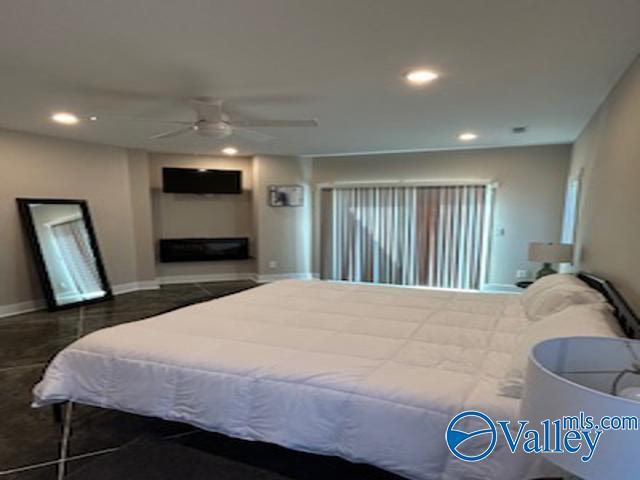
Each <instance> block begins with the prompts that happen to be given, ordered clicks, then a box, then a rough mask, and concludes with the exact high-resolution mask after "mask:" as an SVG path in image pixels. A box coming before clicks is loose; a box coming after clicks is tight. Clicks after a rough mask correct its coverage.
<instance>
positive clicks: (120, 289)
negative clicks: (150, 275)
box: [111, 280, 160, 295]
mask: <svg viewBox="0 0 640 480" xmlns="http://www.w3.org/2000/svg"><path fill="white" fill-rule="evenodd" d="M159 288H160V285H159V284H158V282H157V281H155V280H146V281H144V282H129V283H121V284H120V285H114V286H113V287H111V289H112V290H113V294H114V295H121V294H123V293H130V292H137V291H138V290H157V289H159Z"/></svg>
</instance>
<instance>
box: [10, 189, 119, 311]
mask: <svg viewBox="0 0 640 480" xmlns="http://www.w3.org/2000/svg"><path fill="white" fill-rule="evenodd" d="M17 202H18V208H19V211H20V216H21V217H22V221H23V223H24V226H25V229H26V232H27V236H28V238H29V242H30V244H31V249H32V250H33V254H34V258H35V262H36V268H37V271H38V274H39V276H40V280H41V282H42V287H43V290H44V295H45V299H46V301H47V306H48V308H49V310H59V309H62V308H69V307H74V306H79V305H84V304H87V303H95V302H100V301H103V300H106V299H109V298H111V297H112V296H113V295H112V292H111V287H110V286H109V282H108V280H107V275H106V272H105V269H104V265H103V263H102V259H101V256H100V250H99V249H98V242H97V240H96V235H95V232H94V230H93V225H92V223H91V216H90V214H89V207H88V206H87V202H86V201H84V200H60V199H48V198H47V199H33V198H18V199H17Z"/></svg>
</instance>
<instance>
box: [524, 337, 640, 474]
mask: <svg viewBox="0 0 640 480" xmlns="http://www.w3.org/2000/svg"><path fill="white" fill-rule="evenodd" d="M631 350H634V351H635V352H636V354H640V342H638V341H634V340H629V339H622V338H604V337H571V338H555V339H552V340H546V341H544V342H541V343H539V344H537V345H536V346H535V347H534V348H533V349H532V350H531V353H530V355H529V366H528V370H527V376H526V383H525V389H524V395H523V398H522V404H521V410H520V416H521V418H523V419H526V420H529V422H530V424H529V426H530V428H535V429H536V430H538V431H539V432H540V434H541V435H542V431H543V430H542V429H541V428H540V422H542V421H543V420H546V419H551V420H552V421H553V420H554V419H561V418H562V417H564V416H577V415H579V412H584V413H585V414H586V415H591V416H593V418H594V419H595V420H596V421H597V422H598V423H599V422H600V419H602V417H603V416H613V415H615V416H632V417H637V416H640V402H637V401H634V400H629V399H627V398H622V397H620V396H614V395H612V394H610V393H609V392H610V389H611V386H612V383H613V382H614V380H615V378H616V376H617V373H618V372H621V371H623V370H625V369H628V368H630V367H629V365H630V363H631V362H632V361H633V358H634V356H635V355H633V354H632V352H631ZM628 377H630V378H629V379H628V380H626V381H625V382H623V383H629V382H635V381H637V380H636V379H637V377H635V378H634V376H633V375H631V376H628ZM627 389H628V387H627ZM528 428H529V427H528ZM639 440H640V431H638V430H627V431H622V430H619V431H604V432H603V433H602V438H600V440H599V442H598V444H597V448H596V449H595V451H594V453H593V456H592V457H591V459H590V461H588V462H583V461H582V460H581V459H580V457H581V455H584V454H586V453H587V452H588V451H586V450H585V449H584V448H583V449H581V450H580V451H579V452H578V453H576V454H572V453H567V452H564V453H551V452H550V453H542V455H544V456H545V458H546V459H547V460H549V461H550V462H552V463H554V464H556V465H557V466H559V467H561V468H562V469H564V470H565V471H568V472H570V473H573V474H574V475H578V476H579V477H581V478H584V479H612V480H613V479H616V480H624V479H637V478H640V477H639V475H640V455H639V454H638V441H639Z"/></svg>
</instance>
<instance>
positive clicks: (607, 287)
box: [578, 272, 640, 339]
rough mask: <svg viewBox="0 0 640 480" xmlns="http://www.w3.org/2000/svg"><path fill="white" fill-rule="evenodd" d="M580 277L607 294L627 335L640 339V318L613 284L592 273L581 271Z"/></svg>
mask: <svg viewBox="0 0 640 480" xmlns="http://www.w3.org/2000/svg"><path fill="white" fill-rule="evenodd" d="M578 278H579V279H580V280H582V281H583V282H585V283H586V284H587V285H589V286H590V287H591V288H593V289H595V290H597V291H599V292H600V293H602V294H603V295H604V296H605V298H606V299H607V300H608V301H609V303H610V304H611V305H612V306H613V308H614V314H615V316H616V318H617V319H618V322H619V323H620V326H621V327H622V330H623V331H624V333H625V334H626V335H627V337H629V338H635V339H640V319H638V317H637V316H636V314H635V313H634V312H633V310H631V307H630V306H629V304H628V303H627V302H626V300H625V299H624V298H623V297H622V295H621V294H620V292H618V290H616V288H615V287H614V286H613V285H611V284H610V283H609V282H608V281H607V280H605V279H603V278H600V277H598V276H596V275H592V274H590V273H585V272H580V273H578Z"/></svg>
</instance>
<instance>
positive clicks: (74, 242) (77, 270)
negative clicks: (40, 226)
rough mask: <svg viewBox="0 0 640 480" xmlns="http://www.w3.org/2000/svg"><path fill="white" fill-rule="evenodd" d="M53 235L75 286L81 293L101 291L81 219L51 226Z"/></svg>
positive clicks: (87, 237) (87, 293) (88, 293)
mask: <svg viewBox="0 0 640 480" xmlns="http://www.w3.org/2000/svg"><path fill="white" fill-rule="evenodd" d="M51 230H52V232H53V237H54V239H55V242H56V246H57V247H58V251H59V252H60V256H61V257H62V259H63V261H64V263H65V266H66V267H67V270H68V272H69V275H71V278H72V279H73V281H74V283H75V284H76V288H77V289H78V291H79V292H80V293H81V294H83V295H89V296H91V295H90V294H97V293H99V292H102V288H101V286H100V285H101V282H100V278H99V277H98V271H97V269H96V264H95V258H94V256H93V252H92V250H91V244H90V243H89V236H88V235H87V230H86V227H85V225H84V222H83V221H82V219H78V220H72V221H70V222H64V223H59V224H57V225H53V226H52V227H51Z"/></svg>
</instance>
